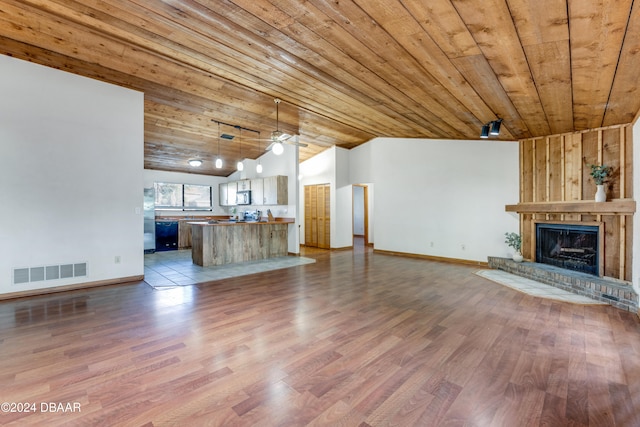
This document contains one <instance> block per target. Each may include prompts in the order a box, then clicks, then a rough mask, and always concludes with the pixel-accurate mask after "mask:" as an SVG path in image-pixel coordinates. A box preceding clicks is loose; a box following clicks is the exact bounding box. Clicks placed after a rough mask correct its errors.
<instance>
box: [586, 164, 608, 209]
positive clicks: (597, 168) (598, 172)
mask: <svg viewBox="0 0 640 427" xmlns="http://www.w3.org/2000/svg"><path fill="white" fill-rule="evenodd" d="M589 167H590V168H591V172H590V173H589V174H590V175H591V178H593V182H595V183H596V188H597V190H596V197H595V200H596V202H605V201H606V200H607V193H606V192H605V190H604V183H605V182H606V181H607V177H610V176H611V174H612V173H613V169H612V168H611V166H607V165H589Z"/></svg>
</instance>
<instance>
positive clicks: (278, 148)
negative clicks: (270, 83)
mask: <svg viewBox="0 0 640 427" xmlns="http://www.w3.org/2000/svg"><path fill="white" fill-rule="evenodd" d="M274 102H275V103H276V130H275V131H274V132H271V140H272V141H274V142H275V144H273V147H272V148H271V150H272V151H273V154H275V155H276V156H279V155H280V154H282V153H283V152H284V146H283V145H282V142H281V141H280V138H281V137H282V132H280V109H279V106H280V102H281V101H280V99H279V98H276V99H274Z"/></svg>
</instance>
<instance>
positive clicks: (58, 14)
mask: <svg viewBox="0 0 640 427" xmlns="http://www.w3.org/2000/svg"><path fill="white" fill-rule="evenodd" d="M638 3H639V2H635V3H634V2H633V0H616V1H603V0H569V1H565V0H429V1H424V0H343V1H328V0H308V1H300V0H269V1H267V0H234V1H225V0H216V1H211V0H78V1H75V0H50V1H47V0H0V53H2V54H6V55H12V56H14V57H17V58H22V59H26V60H29V61H33V62H36V63H40V64H43V65H47V66H51V67H55V68H59V69H62V70H66V71H70V72H72V73H77V74H80V75H84V76H88V77H92V78H97V79H100V80H104V81H108V82H111V83H115V84H119V85H122V86H125V87H129V88H133V89H137V90H140V91H143V92H144V93H145V167H146V168H149V169H160V170H169V171H183V172H195V173H203V174H208V175H220V176H227V175H229V174H230V173H231V172H233V171H234V168H235V166H234V165H235V162H236V161H237V160H238V159H239V158H240V157H241V156H242V157H243V158H257V157H258V156H259V155H261V154H262V153H264V151H265V149H266V147H267V145H268V143H269V141H268V140H267V139H268V137H269V135H270V133H271V131H273V130H276V127H278V128H279V130H281V131H283V132H286V133H289V134H292V135H293V134H296V135H299V140H300V142H304V143H306V144H308V147H306V148H301V149H300V159H301V160H305V159H307V158H309V157H311V156H313V155H315V154H317V153H318V152H321V151H323V150H325V149H326V148H327V147H330V146H333V145H337V146H340V147H344V148H352V147H355V146H357V145H359V144H362V143H365V142H367V141H369V140H370V139H372V138H374V137H378V136H388V137H411V138H443V139H478V137H479V133H480V128H481V126H482V124H484V123H486V122H488V121H491V120H494V119H496V118H498V117H499V118H502V119H504V122H503V126H502V131H501V134H500V139H504V140H513V139H522V138H528V137H532V136H541V135H549V134H556V133H563V132H571V131H577V130H583V129H589V128H595V127H600V126H608V125H615V124H621V123H630V122H631V121H632V120H633V119H634V117H635V115H636V113H637V112H638V110H639V109H640V94H639V93H638V92H639V87H638V86H639V77H638V72H637V70H639V69H640V54H639V52H640V10H639V9H640V5H639V4H638ZM276 97H277V98H280V99H282V103H281V104H280V107H279V119H280V120H279V123H278V124H276V108H275V103H274V98H276ZM217 122H222V123H226V124H229V125H231V126H228V125H221V126H220V129H219V126H218V124H217ZM239 128H245V129H250V130H255V131H257V132H255V133H254V132H250V131H246V130H245V131H243V132H242V135H240V130H239ZM219 132H222V133H226V134H231V135H234V136H236V138H234V139H233V140H231V141H228V140H225V139H223V140H222V141H220V143H219V144H218V133H219ZM259 139H263V140H264V141H263V140H259ZM218 147H219V148H218ZM218 149H219V150H220V154H221V156H222V157H223V158H224V160H225V167H224V168H222V169H219V170H218V169H215V168H214V167H213V165H212V163H213V160H214V159H215V156H216V155H217V153H218ZM194 157H200V158H202V159H204V160H205V164H204V165H203V166H202V167H201V168H199V169H197V170H195V169H193V168H190V167H189V166H188V164H187V160H188V159H190V158H194Z"/></svg>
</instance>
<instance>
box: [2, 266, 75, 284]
mask: <svg viewBox="0 0 640 427" xmlns="http://www.w3.org/2000/svg"><path fill="white" fill-rule="evenodd" d="M86 275H87V263H86V262H81V263H78V264H61V265H47V266H46V267H28V268H14V269H13V284H14V285H19V284H22V283H32V282H42V281H44V280H58V279H69V278H71V277H84V276H86Z"/></svg>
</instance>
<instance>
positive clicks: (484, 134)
mask: <svg viewBox="0 0 640 427" xmlns="http://www.w3.org/2000/svg"><path fill="white" fill-rule="evenodd" d="M480 138H482V139H486V138H489V125H482V131H481V132H480Z"/></svg>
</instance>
